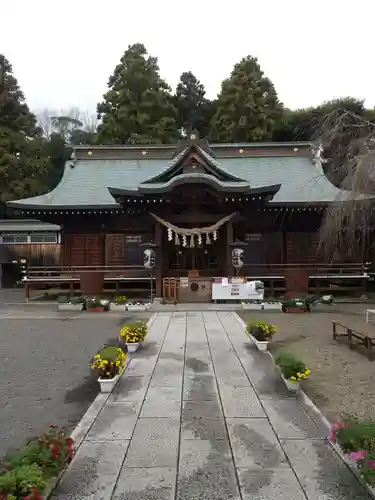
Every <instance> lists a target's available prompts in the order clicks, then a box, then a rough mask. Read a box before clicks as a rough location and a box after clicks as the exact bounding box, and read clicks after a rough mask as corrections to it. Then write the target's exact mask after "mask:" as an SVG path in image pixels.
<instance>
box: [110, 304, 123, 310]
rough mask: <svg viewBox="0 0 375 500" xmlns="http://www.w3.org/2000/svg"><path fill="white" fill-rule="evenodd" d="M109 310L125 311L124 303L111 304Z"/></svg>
mask: <svg viewBox="0 0 375 500" xmlns="http://www.w3.org/2000/svg"><path fill="white" fill-rule="evenodd" d="M110 311H125V304H111V307H110Z"/></svg>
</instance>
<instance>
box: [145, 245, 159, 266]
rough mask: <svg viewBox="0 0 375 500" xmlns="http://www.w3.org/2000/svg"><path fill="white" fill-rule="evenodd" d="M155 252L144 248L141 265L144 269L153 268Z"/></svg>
mask: <svg viewBox="0 0 375 500" xmlns="http://www.w3.org/2000/svg"><path fill="white" fill-rule="evenodd" d="M155 257H156V254H155V250H153V249H152V248H146V249H145V250H144V252H143V265H144V267H145V268H146V269H153V268H154V267H155Z"/></svg>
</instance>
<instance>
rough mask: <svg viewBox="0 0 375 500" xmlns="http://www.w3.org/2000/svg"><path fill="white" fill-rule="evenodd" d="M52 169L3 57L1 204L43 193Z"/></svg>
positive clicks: (0, 81) (0, 86) (0, 82)
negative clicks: (49, 171)
mask: <svg viewBox="0 0 375 500" xmlns="http://www.w3.org/2000/svg"><path fill="white" fill-rule="evenodd" d="M48 167H49V161H48V159H47V158H46V157H45V156H43V142H42V138H41V135H40V129H39V128H38V127H37V126H36V119H35V116H34V115H33V114H32V113H31V112H30V110H29V108H28V106H27V104H26V102H25V98H24V95H23V93H22V91H21V89H20V87H19V85H18V82H17V80H16V78H15V77H14V75H13V72H12V66H11V65H10V63H9V61H8V60H7V59H6V58H5V56H4V55H2V54H0V201H1V202H5V201H8V200H11V199H16V198H24V197H27V196H33V195H36V194H39V193H40V192H41V191H43V188H44V181H45V178H46V174H47V171H48Z"/></svg>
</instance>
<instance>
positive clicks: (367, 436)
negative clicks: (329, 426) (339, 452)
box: [335, 417, 375, 454]
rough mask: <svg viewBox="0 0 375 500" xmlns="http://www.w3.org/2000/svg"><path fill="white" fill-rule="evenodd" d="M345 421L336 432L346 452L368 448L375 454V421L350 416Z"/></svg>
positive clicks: (338, 440)
mask: <svg viewBox="0 0 375 500" xmlns="http://www.w3.org/2000/svg"><path fill="white" fill-rule="evenodd" d="M344 422H345V425H344V426H343V427H342V428H340V429H339V430H338V431H337V432H336V437H335V439H336V441H337V442H338V444H339V445H340V446H341V448H342V449H343V450H344V451H345V453H350V452H352V451H358V450H366V451H368V452H369V453H373V454H375V422H374V421H373V420H357V419H356V418H354V417H348V418H346V419H345V421H344Z"/></svg>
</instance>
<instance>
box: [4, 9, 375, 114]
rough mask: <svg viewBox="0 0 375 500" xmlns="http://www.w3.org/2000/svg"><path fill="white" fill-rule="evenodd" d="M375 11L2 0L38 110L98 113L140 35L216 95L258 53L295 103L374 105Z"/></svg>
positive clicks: (171, 70)
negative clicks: (350, 100) (346, 99)
mask: <svg viewBox="0 0 375 500" xmlns="http://www.w3.org/2000/svg"><path fill="white" fill-rule="evenodd" d="M374 16H375V2H374V0H356V1H355V2H350V1H349V0H348V1H347V2H345V1H342V0H341V1H340V0H324V1H323V0H312V1H306V0H305V1H301V0H299V1H297V0H257V1H253V0H231V1H223V0H221V1H220V0H216V1H213V0H200V1H192V0H191V1H190V2H188V1H186V0H185V1H183V2H182V1H178V0H157V1H155V0H154V1H151V0H138V1H137V0H105V1H99V0H91V1H88V0H74V1H73V0H63V1H56V0H55V1H51V0H12V1H9V2H7V1H6V0H2V1H1V6H0V19H1V26H0V52H3V53H4V55H5V56H6V57H7V58H8V59H9V60H10V62H11V63H12V65H13V70H14V72H15V75H16V77H17V78H18V80H19V83H20V85H21V87H22V89H23V91H24V93H25V95H26V98H27V101H28V103H29V105H30V107H31V108H32V109H33V110H37V109H40V108H44V107H49V108H53V109H61V108H69V107H71V106H79V107H80V108H82V110H88V111H93V112H94V111H95V106H96V103H97V102H98V101H99V100H100V99H101V96H102V94H103V93H104V92H105V90H106V85H107V80H108V77H109V75H110V74H111V73H112V72H113V70H114V68H115V66H116V64H117V63H118V62H119V59H120V57H121V55H122V53H123V52H124V50H125V49H126V48H127V46H128V45H129V44H133V43H136V42H141V43H144V44H145V45H146V48H147V49H148V51H149V53H150V54H152V55H154V56H157V57H158V60H159V66H160V72H161V75H162V77H163V78H165V79H166V80H167V81H168V83H169V84H170V85H171V86H172V87H173V88H174V87H175V86H176V83H177V81H178V79H179V76H180V74H181V73H182V72H183V71H188V70H191V71H192V72H193V73H194V74H195V75H196V76H197V77H198V78H199V79H200V80H201V82H202V83H203V84H204V85H205V87H206V90H207V94H208V97H211V98H213V97H215V96H216V95H217V93H218V92H219V91H220V84H221V81H222V80H223V79H224V78H226V77H227V76H228V75H229V74H230V72H231V70H232V68H233V65H234V64H235V63H236V62H237V61H239V60H240V59H241V58H242V57H243V56H246V55H248V54H251V55H253V56H256V57H258V59H259V62H260V64H261V67H262V69H263V71H264V73H265V74H266V75H267V76H268V77H269V78H270V79H271V80H272V81H273V83H274V85H275V87H276V90H277V92H278V94H279V97H280V99H281V100H282V101H283V102H284V104H285V105H286V106H288V107H292V108H297V107H305V106H310V105H316V104H319V103H320V102H322V101H324V100H328V99H332V98H334V97H339V96H347V95H350V96H353V97H358V98H364V99H366V104H367V105H368V106H375V85H374V75H375V70H374V62H373V53H374V50H373V46H374Z"/></svg>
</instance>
